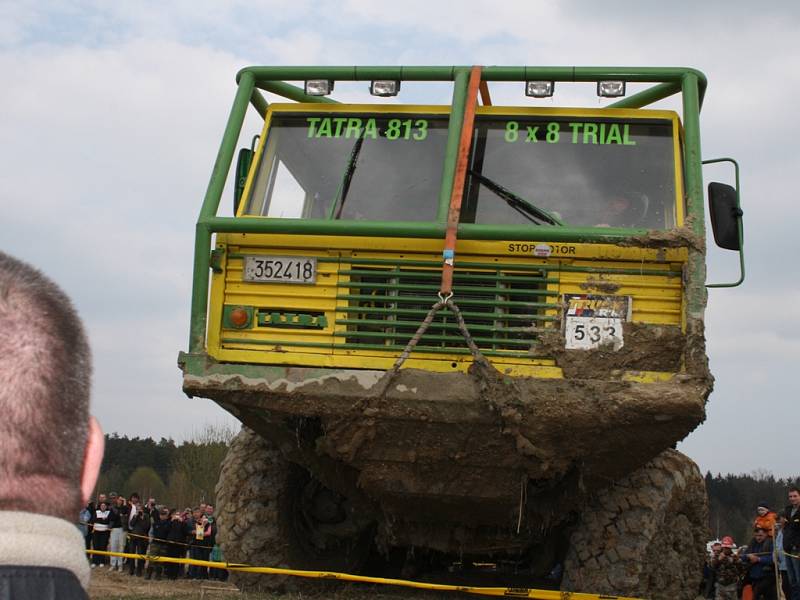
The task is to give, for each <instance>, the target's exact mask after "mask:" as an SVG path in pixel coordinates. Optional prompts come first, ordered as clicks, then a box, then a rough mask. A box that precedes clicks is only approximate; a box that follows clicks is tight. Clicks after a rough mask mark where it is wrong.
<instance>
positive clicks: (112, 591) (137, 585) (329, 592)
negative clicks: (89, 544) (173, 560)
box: [89, 568, 475, 600]
mask: <svg viewBox="0 0 800 600" xmlns="http://www.w3.org/2000/svg"><path fill="white" fill-rule="evenodd" d="M307 583H308V584H309V587H308V589H304V590H303V591H302V592H287V593H285V594H277V593H274V594H270V593H258V594H256V593H241V592H239V591H238V590H237V589H236V587H235V586H233V585H232V584H230V583H221V582H218V581H190V580H186V579H179V580H177V581H169V580H165V579H162V580H159V581H156V580H150V581H148V580H145V579H143V578H141V577H131V576H130V575H128V574H127V573H117V572H113V573H110V572H109V571H108V569H106V568H102V569H94V570H92V582H91V585H90V587H89V597H90V599H91V600H123V599H124V600H150V599H153V600H156V599H158V600H163V599H165V598H180V599H186V600H188V599H190V598H202V599H203V600H301V599H309V598H314V599H318V600H322V599H325V600H328V599H334V600H359V599H364V598H369V599H370V600H401V599H405V598H413V599H416V600H436V599H441V598H449V599H451V600H458V599H461V598H469V597H475V596H468V595H466V594H460V593H456V592H451V593H447V594H442V593H433V592H420V591H417V590H410V589H405V588H399V587H380V588H378V587H375V586H372V585H359V584H352V583H336V582H307Z"/></svg>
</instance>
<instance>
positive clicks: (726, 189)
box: [708, 182, 743, 250]
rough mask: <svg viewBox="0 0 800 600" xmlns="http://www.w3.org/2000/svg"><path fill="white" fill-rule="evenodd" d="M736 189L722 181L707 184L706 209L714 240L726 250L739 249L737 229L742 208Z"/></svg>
mask: <svg viewBox="0 0 800 600" xmlns="http://www.w3.org/2000/svg"><path fill="white" fill-rule="evenodd" d="M737 196H738V195H737V193H736V190H735V189H734V188H733V187H731V186H729V185H726V184H724V183H717V182H713V183H709V184H708V210H709V215H710V216H711V228H712V230H713V231H714V241H715V242H716V243H717V246H719V247H720V248H725V249H726V250H741V249H742V247H741V243H740V238H739V231H740V228H741V220H742V214H743V213H742V209H741V208H739V199H738V197H737Z"/></svg>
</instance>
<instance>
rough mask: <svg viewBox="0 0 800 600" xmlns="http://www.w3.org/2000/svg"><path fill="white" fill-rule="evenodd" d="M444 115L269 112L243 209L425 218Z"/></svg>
mask: <svg viewBox="0 0 800 600" xmlns="http://www.w3.org/2000/svg"><path fill="white" fill-rule="evenodd" d="M447 122H448V116H447V115H425V114H422V115H411V114H386V113H381V114H368V113H361V114H353V113H348V114H332V113H325V114H309V113H306V114H297V113H292V114H281V113H279V112H275V113H273V115H272V120H271V124H270V128H269V133H268V135H267V139H266V142H265V144H264V147H263V148H262V149H261V151H260V158H259V160H260V162H259V165H258V170H257V172H256V176H255V179H254V180H253V183H252V186H251V189H250V192H249V195H248V198H247V203H246V205H245V214H249V215H259V216H266V217H283V218H306V219H351V220H377V221H433V220H435V218H436V211H437V201H438V198H439V190H440V187H441V183H442V168H443V164H444V155H445V144H446V141H447Z"/></svg>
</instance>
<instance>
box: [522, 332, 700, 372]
mask: <svg viewBox="0 0 800 600" xmlns="http://www.w3.org/2000/svg"><path fill="white" fill-rule="evenodd" d="M623 337H624V340H625V344H624V346H623V347H622V348H620V349H619V350H614V348H613V346H611V345H609V346H607V347H604V346H600V347H599V348H596V349H593V350H567V349H566V348H565V347H564V346H565V344H566V342H565V340H564V336H563V334H562V333H561V332H559V331H555V330H553V331H547V332H544V333H542V334H540V336H539V338H538V340H537V343H536V344H535V345H534V346H533V347H532V348H531V350H532V351H533V352H534V353H535V354H536V355H538V356H552V357H553V359H554V360H555V361H556V364H557V365H558V366H559V367H561V369H562V370H563V371H564V377H567V378H569V379H606V378H609V377H611V375H612V373H613V372H614V371H621V370H626V371H666V372H672V373H675V372H678V371H679V370H680V367H681V361H682V358H683V350H684V347H685V346H686V336H685V335H684V334H683V333H682V332H681V329H680V327H678V326H670V325H644V324H639V323H624V324H623Z"/></svg>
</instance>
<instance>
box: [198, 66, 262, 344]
mask: <svg viewBox="0 0 800 600" xmlns="http://www.w3.org/2000/svg"><path fill="white" fill-rule="evenodd" d="M254 86H255V77H253V76H252V75H251V74H244V75H243V76H242V78H241V80H240V81H239V89H238V90H237V91H236V97H235V98H234V99H233V106H232V107H231V113H230V116H229V117H228V125H227V126H226V127H225V133H224V134H223V136H222V142H221V143H220V146H219V152H217V160H216V161H215V162H214V168H213V169H212V171H211V179H210V180H209V182H208V189H207V190H206V195H205V198H203V206H202V208H201V209H200V218H199V219H198V221H197V226H196V227H195V241H194V277H193V279H194V284H193V286H192V313H191V314H192V316H191V319H192V322H191V326H190V333H189V352H192V353H197V352H202V351H203V349H204V348H205V342H206V314H207V312H208V281H209V261H210V257H211V233H212V229H211V228H210V227H208V226H207V224H206V222H205V221H206V220H207V219H209V218H211V217H214V215H216V214H217V210H218V209H219V202H220V199H221V198H222V190H223V188H224V187H225V180H226V179H227V177H228V171H229V170H230V168H231V161H232V160H233V154H234V152H235V151H236V143H237V142H238V140H239V132H240V131H241V130H242V124H243V123H244V115H245V112H246V111H247V105H248V104H249V102H250V99H251V98H252V97H253V91H254Z"/></svg>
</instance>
